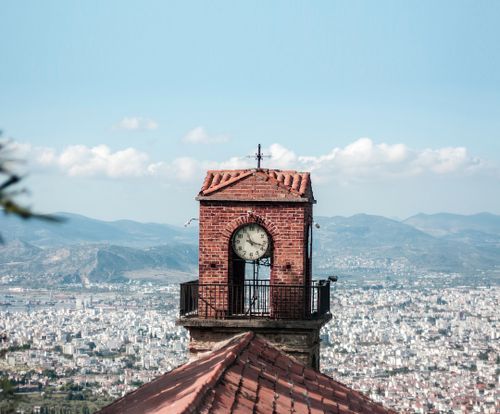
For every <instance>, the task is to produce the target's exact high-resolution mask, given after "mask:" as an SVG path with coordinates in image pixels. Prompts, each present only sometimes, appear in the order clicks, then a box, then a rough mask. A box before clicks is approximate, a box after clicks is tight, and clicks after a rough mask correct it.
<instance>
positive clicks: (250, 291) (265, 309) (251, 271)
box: [228, 223, 273, 317]
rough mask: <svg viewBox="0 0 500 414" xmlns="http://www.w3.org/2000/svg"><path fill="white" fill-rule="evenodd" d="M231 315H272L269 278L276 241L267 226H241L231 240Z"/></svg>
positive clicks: (248, 224) (229, 294) (250, 224)
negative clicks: (274, 241)
mask: <svg viewBox="0 0 500 414" xmlns="http://www.w3.org/2000/svg"><path fill="white" fill-rule="evenodd" d="M228 247H229V255H228V257H229V266H228V269H229V280H228V282H229V291H228V296H229V297H228V300H229V314H230V315H232V316H236V315H239V316H248V317H250V316H255V315H258V316H266V315H267V314H269V312H270V309H269V307H270V306H269V289H270V287H269V286H270V275H271V267H272V261H273V239H272V236H271V234H270V233H269V232H268V231H267V229H266V228H265V227H263V226H262V225H260V224H257V223H247V224H244V225H242V226H240V227H238V228H237V229H236V230H235V231H234V232H233V234H232V235H231V238H230V240H229V246H228Z"/></svg>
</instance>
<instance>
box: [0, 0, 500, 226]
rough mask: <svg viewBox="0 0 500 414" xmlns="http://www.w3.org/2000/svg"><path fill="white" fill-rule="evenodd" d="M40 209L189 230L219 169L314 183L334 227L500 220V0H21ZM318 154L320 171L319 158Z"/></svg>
mask: <svg viewBox="0 0 500 414" xmlns="http://www.w3.org/2000/svg"><path fill="white" fill-rule="evenodd" d="M0 16H1V17H2V19H1V21H2V23H1V24H0V59H1V61H2V64H1V65H0V128H2V129H3V130H4V135H5V136H7V137H12V138H14V139H15V140H16V141H17V142H19V143H21V144H23V146H22V148H21V149H20V154H22V155H23V156H24V157H25V158H27V159H28V160H29V164H28V170H29V171H30V177H29V180H28V181H27V183H28V185H29V187H30V189H31V192H32V195H31V197H30V198H29V199H28V202H29V203H30V204H33V205H34V206H35V207H36V208H38V209H39V210H43V211H61V210H64V211H71V212H77V213H82V214H86V215H90V216H93V217H98V218H104V219H117V218H132V219H138V220H142V221H160V222H170V223H181V222H183V221H184V219H185V218H187V217H189V216H192V215H196V213H197V205H196V202H195V201H194V200H193V197H194V196H195V195H196V193H197V191H198V190H199V187H200V186H201V182H202V179H203V171H204V170H205V169H206V168H214V167H215V168H220V167H242V166H245V162H246V160H245V159H233V160H232V161H231V158H232V157H243V156H245V155H247V154H249V153H251V152H252V151H254V150H255V147H256V144H257V143H259V142H260V143H262V145H263V146H264V148H265V149H266V150H267V152H268V153H272V155H273V158H272V159H271V160H267V161H266V162H265V166H267V167H271V168H272V167H280V168H299V169H310V170H312V172H313V185H314V188H315V193H316V197H317V198H318V201H319V203H318V205H317V209H316V211H317V213H318V214H323V215H335V214H342V215H350V214H354V213H358V212H366V213H374V214H382V215H386V216H397V217H401V218H404V217H406V216H409V215H412V214H415V213H418V212H428V213H432V212H438V211H451V212H458V213H475V212H479V211H491V212H493V213H498V214H500V191H499V190H498V188H499V184H500V174H499V165H500V25H499V24H498V21H500V2H498V1H480V2H473V1H456V0H455V1H439V2H436V1H418V2H417V1H414V2H401V1H390V2H389V1H366V2H362V1H343V2H338V1H324V2H323V1H315V2H292V1H283V2H280V1H273V2H269V1H252V2H250V1H249V2H234V1H231V2H229V1H228V2H221V1H215V2H201V1H200V2H191V1H179V2H172V1H170V2H166V1H140V2H139V1H137V2H131V1H123V0H122V1H105V2H103V1H88V0H86V1H80V2H77V1H23V2H19V1H10V2H7V1H4V2H2V3H1V4H0ZM304 157H308V158H304Z"/></svg>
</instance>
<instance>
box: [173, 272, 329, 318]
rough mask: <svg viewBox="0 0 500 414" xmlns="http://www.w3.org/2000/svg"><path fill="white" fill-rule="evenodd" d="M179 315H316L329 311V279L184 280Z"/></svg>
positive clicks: (273, 316) (220, 316)
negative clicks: (274, 281)
mask: <svg viewBox="0 0 500 414" xmlns="http://www.w3.org/2000/svg"><path fill="white" fill-rule="evenodd" d="M180 293H181V295H180V316H181V317H198V318H207V319H208V318H214V319H229V318H234V319H244V318H269V319H316V318H319V317H322V316H323V315H325V314H327V313H329V312H330V281H328V280H317V281H313V282H312V283H311V284H310V285H308V286H304V285H287V284H271V283H270V281H269V280H257V281H248V282H245V283H243V284H240V285H235V284H221V283H210V284H208V283H207V284H200V283H198V281H197V280H195V281H191V282H187V283H181V292H180Z"/></svg>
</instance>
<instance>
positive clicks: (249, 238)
mask: <svg viewBox="0 0 500 414" xmlns="http://www.w3.org/2000/svg"><path fill="white" fill-rule="evenodd" d="M248 240H249V241H250V243H252V244H256V245H257V246H262V243H257V242H256V241H253V240H252V238H251V237H250V235H249V236H248Z"/></svg>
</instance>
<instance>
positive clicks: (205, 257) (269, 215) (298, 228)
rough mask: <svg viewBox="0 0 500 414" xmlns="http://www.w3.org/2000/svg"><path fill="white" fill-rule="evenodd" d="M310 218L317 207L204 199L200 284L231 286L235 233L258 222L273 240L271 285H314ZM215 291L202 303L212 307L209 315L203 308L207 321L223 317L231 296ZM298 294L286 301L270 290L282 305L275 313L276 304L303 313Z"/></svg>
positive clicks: (201, 206)
mask: <svg viewBox="0 0 500 414" xmlns="http://www.w3.org/2000/svg"><path fill="white" fill-rule="evenodd" d="M249 211H251V213H250V214H249V213H248V212H249ZM311 220H312V204H309V203H297V202H295V203H290V202H235V201H201V202H200V254H199V281H200V284H208V283H223V284H226V283H231V282H232V281H231V278H232V275H231V269H232V263H231V249H232V247H231V238H232V235H233V233H234V231H235V230H236V229H238V228H239V227H240V226H241V225H243V224H246V223H259V224H260V225H261V226H263V227H264V228H265V229H266V230H267V231H268V233H269V235H270V236H271V239H272V246H273V255H272V267H271V283H272V284H293V285H304V284H305V283H306V282H307V284H309V283H310V279H311V277H310V275H311V269H310V268H309V269H306V263H307V261H306V254H307V246H306V237H307V228H308V225H309V224H310V223H311ZM309 265H310V262H309ZM309 267H310V266H309ZM210 292H212V293H211V294H209V295H208V296H206V297H204V298H203V299H204V300H206V301H208V302H209V303H210V305H212V306H211V307H210V306H209V307H207V311H206V312H203V311H202V310H201V309H200V310H201V312H200V313H202V314H203V313H205V316H207V317H213V316H215V312H221V313H224V311H225V309H226V308H227V294H226V292H225V291H224V290H223V289H221V288H218V290H217V292H218V293H217V294H214V293H213V292H214V290H213V289H212V290H210ZM294 292H295V296H296V298H294V297H292V298H290V297H287V298H283V297H281V296H279V295H278V294H277V293H276V291H275V293H273V292H271V295H272V296H273V297H272V298H271V299H270V300H271V301H272V302H274V303H276V304H279V305H274V307H275V309H278V308H277V306H280V307H283V306H285V307H286V308H288V309H295V310H296V309H303V308H304V306H305V304H304V302H303V298H304V295H303V291H301V290H295V291H294ZM200 296H202V293H201V292H200ZM285 301H288V303H284V302H285ZM290 301H292V302H294V304H290ZM272 306H273V305H272ZM210 309H211V310H210ZM278 310H279V309H278ZM281 312H282V311H281Z"/></svg>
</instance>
